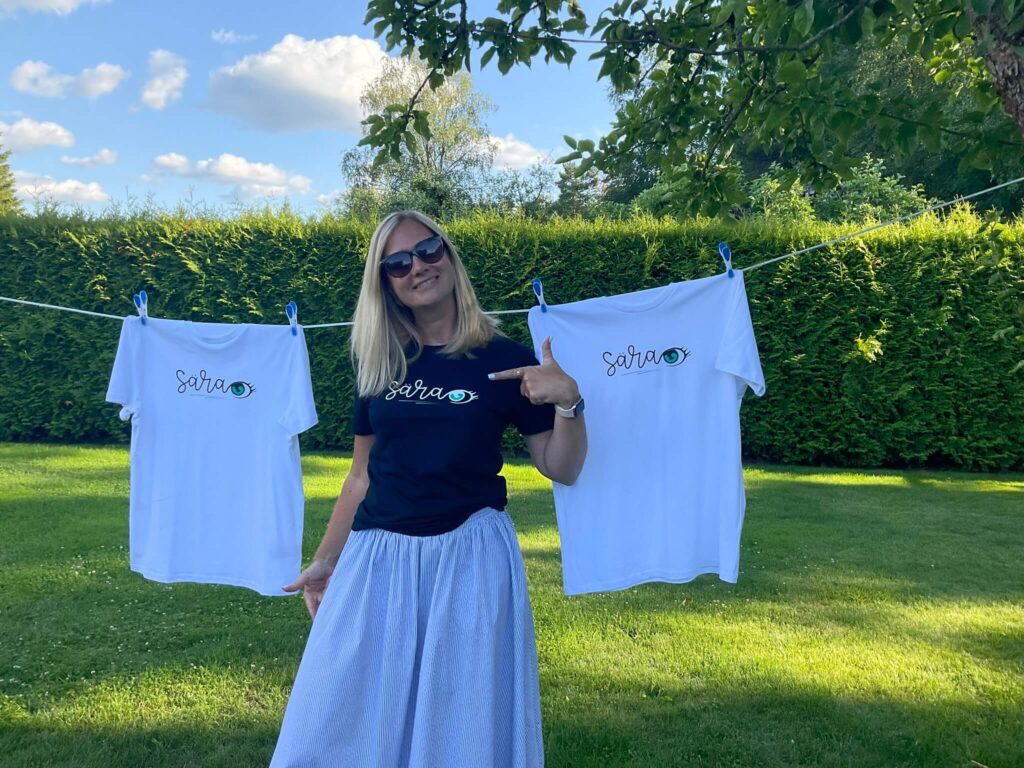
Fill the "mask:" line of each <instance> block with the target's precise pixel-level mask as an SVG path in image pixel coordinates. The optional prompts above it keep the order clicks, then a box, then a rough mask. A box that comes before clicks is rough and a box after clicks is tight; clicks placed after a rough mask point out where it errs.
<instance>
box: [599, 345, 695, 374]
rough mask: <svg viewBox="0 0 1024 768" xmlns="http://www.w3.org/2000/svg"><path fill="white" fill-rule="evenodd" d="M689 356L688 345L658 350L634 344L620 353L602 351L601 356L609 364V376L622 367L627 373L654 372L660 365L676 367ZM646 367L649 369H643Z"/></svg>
mask: <svg viewBox="0 0 1024 768" xmlns="http://www.w3.org/2000/svg"><path fill="white" fill-rule="evenodd" d="M689 357H690V350H688V349H687V348H686V347H668V348H667V349H663V350H662V351H661V352H658V351H657V350H654V349H647V350H637V348H636V347H634V346H633V345H632V344H630V345H629V346H628V347H627V348H626V351H625V352H621V353H619V354H618V355H616V354H615V353H614V352H602V353H601V358H602V359H603V360H604V361H605V362H606V363H607V364H608V370H607V371H605V373H607V374H608V375H609V376H614V375H615V374H616V373H618V372H619V369H620V368H621V369H622V370H623V371H624V372H625V373H652V372H653V371H654V370H656V369H657V368H658V367H666V368H674V367H676V366H677V365H680V364H681V363H683V362H685V361H686V359H687V358H689ZM645 367H646V368H648V370H646V371H645V370H643V369H644V368H645ZM634 369H636V370H634Z"/></svg>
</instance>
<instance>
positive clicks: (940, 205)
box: [0, 176, 1024, 329]
mask: <svg viewBox="0 0 1024 768" xmlns="http://www.w3.org/2000/svg"><path fill="white" fill-rule="evenodd" d="M1022 181H1024V176H1021V177H1020V178H1017V179H1011V180H1010V181H1004V182H1003V183H1002V184H996V185H995V186H993V187H989V188H987V189H982V190H979V191H977V192H972V193H971V194H969V195H964V196H963V197H955V198H953V199H952V200H947V201H946V202H944V203H938V204H936V205H932V206H930V207H928V208H924V209H922V210H920V211H915V212H914V213H908V214H906V215H905V216H900V217H899V218H898V219H892V220H891V221H885V222H882V223H881V224H875V225H873V226H870V227H866V228H865V229H861V230H858V231H856V232H851V233H850V234H847V235H842V236H840V237H834V238H832V239H831V240H826V241H825V242H823V243H818V244H817V245H812V246H809V247H807V248H801V249H800V250H797V251H791V252H789V253H786V254H783V255H782V256H776V257H775V258H773V259H766V260H765V261H759V262H758V263H757V264H753V265H751V266H749V267H744V268H742V269H741V271H742V272H750V271H752V270H755V269H758V268H759V267H763V266H765V265H767V264H772V263H774V262H776V261H782V260H783V259H788V258H790V257H792V256H799V255H800V254H802V253H807V252H809V251H816V250H818V249H819V248H826V247H828V246H830V245H834V244H835V243H839V242H842V241H843V240H849V239H850V238H852V237H860V236H861V235H865V234H867V233H868V232H872V231H874V230H876V229H881V228H882V227H888V226H891V225H893V224H899V223H900V222H902V221H908V220H910V219H913V218H915V217H917V216H921V215H923V214H925V213H928V212H929V211H935V210H938V209H939V208H945V207H947V206H950V205H953V204H954V203H957V202H959V201H962V200H970V199H971V198H972V197H978V196H980V195H985V194H988V193H989V192H995V191H996V190H997V189H1002V188H1003V187H1009V186H1011V185H1013V184H1018V183H1020V182H1022ZM736 269H740V268H739V267H736ZM0 301H10V302H13V303H15V304H26V305H29V306H33V307H44V308H46V309H58V310H62V311H64V312H77V313H79V314H82V315H92V316H93V317H109V318H111V319H113V320H124V315H111V314H108V313H106V312H90V311H89V310H87V309H76V308H74V307H62V306H59V305H56V304H43V303H41V302H38V301H26V300H24V299H13V298H10V297H7V296H0ZM529 311H530V310H529V309H499V310H492V311H489V312H485V313H484V314H486V315H508V314H514V313H518V312H529ZM344 325H352V322H351V321H349V322H343V323H320V324H318V325H305V324H303V326H302V327H303V329H307V328H335V327H338V326H344Z"/></svg>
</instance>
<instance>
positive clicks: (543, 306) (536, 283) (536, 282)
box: [533, 277, 548, 312]
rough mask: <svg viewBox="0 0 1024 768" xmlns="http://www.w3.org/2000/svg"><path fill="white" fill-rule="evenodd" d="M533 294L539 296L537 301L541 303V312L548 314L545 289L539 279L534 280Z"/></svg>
mask: <svg viewBox="0 0 1024 768" xmlns="http://www.w3.org/2000/svg"><path fill="white" fill-rule="evenodd" d="M533 292H534V294H535V295H536V296H537V301H539V302H540V311H541V312H547V311H548V305H547V304H545V303H544V289H543V288H541V285H540V278H539V277H535V278H533Z"/></svg>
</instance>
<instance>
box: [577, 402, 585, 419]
mask: <svg viewBox="0 0 1024 768" xmlns="http://www.w3.org/2000/svg"><path fill="white" fill-rule="evenodd" d="M583 403H584V400H583V398H580V401H579V403H577V404H576V415H577V416H579V415H580V414H581V413H583Z"/></svg>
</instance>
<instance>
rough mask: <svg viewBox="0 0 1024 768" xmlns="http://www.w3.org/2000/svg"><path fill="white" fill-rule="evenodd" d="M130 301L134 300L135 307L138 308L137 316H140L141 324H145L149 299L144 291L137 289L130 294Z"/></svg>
mask: <svg viewBox="0 0 1024 768" xmlns="http://www.w3.org/2000/svg"><path fill="white" fill-rule="evenodd" d="M132 301H134V302H135V308H136V309H137V310H139V317H141V318H142V324H143V325H145V324H146V318H147V317H149V299H148V298H147V296H146V292H145V291H139V292H138V293H136V294H135V295H134V296H132Z"/></svg>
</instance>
